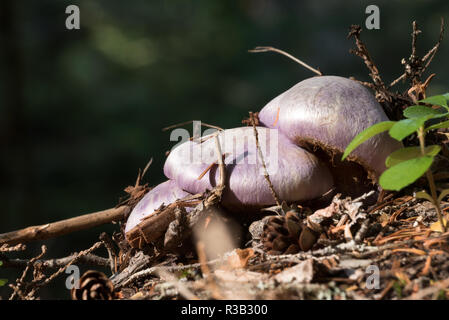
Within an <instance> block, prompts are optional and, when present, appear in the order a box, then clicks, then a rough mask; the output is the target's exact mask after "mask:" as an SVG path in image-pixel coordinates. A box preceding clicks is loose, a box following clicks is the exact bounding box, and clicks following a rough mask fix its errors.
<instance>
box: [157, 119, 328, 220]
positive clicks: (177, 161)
mask: <svg viewBox="0 0 449 320" xmlns="http://www.w3.org/2000/svg"><path fill="white" fill-rule="evenodd" d="M257 131H258V139H259V145H260V147H261V150H262V153H263V156H264V160H265V163H266V167H267V170H268V174H269V177H270V179H271V182H272V184H273V187H274V189H275V191H276V192H277V193H278V195H279V197H280V198H281V199H282V200H286V201H302V200H309V199H314V198H317V197H319V196H321V195H322V194H324V193H326V192H327V191H329V190H330V189H331V188H332V185H333V180H332V176H331V174H330V172H329V169H328V168H327V167H326V166H325V165H323V164H322V163H321V162H320V161H319V160H318V159H317V158H316V157H315V156H314V155H313V154H311V153H309V152H307V151H306V150H304V149H302V148H300V147H298V146H296V145H294V144H293V143H291V142H290V141H289V140H288V139H287V138H285V137H284V136H283V135H281V134H278V131H277V130H275V129H268V128H263V127H258V128H257ZM218 137H219V141H220V145H221V149H222V153H223V154H224V156H225V161H224V162H225V165H226V175H227V182H226V189H225V191H224V194H223V198H222V204H223V205H224V206H225V207H227V208H228V209H233V210H236V211H241V210H243V209H247V208H251V207H253V208H260V207H262V206H266V205H271V204H274V203H275V200H274V198H273V195H272V193H271V190H270V189H269V186H268V183H267V181H266V179H265V177H264V170H263V166H262V164H261V161H260V159H259V156H258V151H257V147H256V141H255V136H254V130H253V128H252V127H244V128H234V129H229V130H224V131H222V132H220V133H219V134H218ZM202 140H203V141H204V142H202V143H201V142H196V141H188V142H185V143H183V144H181V145H180V146H178V147H176V148H175V149H174V150H172V151H171V152H170V155H169V156H168V158H167V161H166V162H165V166H164V173H165V175H166V176H167V177H168V178H169V179H172V180H174V181H176V183H177V184H178V185H179V186H180V187H181V188H183V189H184V190H186V191H188V192H191V193H202V192H204V191H206V189H208V190H211V189H212V188H213V187H215V186H216V185H217V183H218V181H219V170H218V166H217V165H214V166H212V168H211V169H210V170H209V171H208V172H207V173H206V174H205V175H204V176H203V177H202V178H200V176H201V175H202V174H203V173H204V172H206V171H207V169H208V168H209V167H210V166H211V164H214V163H217V154H216V147H215V141H214V138H213V137H212V136H211V135H209V136H206V137H203V139H202Z"/></svg>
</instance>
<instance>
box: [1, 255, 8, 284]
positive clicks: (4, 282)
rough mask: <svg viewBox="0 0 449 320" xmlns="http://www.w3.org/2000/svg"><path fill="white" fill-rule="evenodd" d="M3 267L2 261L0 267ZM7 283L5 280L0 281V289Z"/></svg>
mask: <svg viewBox="0 0 449 320" xmlns="http://www.w3.org/2000/svg"><path fill="white" fill-rule="evenodd" d="M2 265H3V261H0V267H1V266H2ZM7 282H8V280H7V279H0V287H2V286H4V285H5V284H6V283H7Z"/></svg>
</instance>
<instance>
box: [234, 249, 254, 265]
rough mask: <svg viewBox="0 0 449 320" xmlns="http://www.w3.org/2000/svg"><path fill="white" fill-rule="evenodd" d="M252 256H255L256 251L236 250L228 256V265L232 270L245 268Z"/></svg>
mask: <svg viewBox="0 0 449 320" xmlns="http://www.w3.org/2000/svg"><path fill="white" fill-rule="evenodd" d="M252 256H254V250H253V249H251V248H246V249H235V250H234V251H232V253H231V254H230V255H229V256H228V265H229V267H231V268H232V269H241V268H245V267H246V266H247V265H248V261H249V259H250V258H251V257H252Z"/></svg>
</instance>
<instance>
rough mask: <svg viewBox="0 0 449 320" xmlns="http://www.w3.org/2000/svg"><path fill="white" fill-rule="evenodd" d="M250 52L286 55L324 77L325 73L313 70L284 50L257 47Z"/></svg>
mask: <svg viewBox="0 0 449 320" xmlns="http://www.w3.org/2000/svg"><path fill="white" fill-rule="evenodd" d="M248 51H249V52H252V53H258V52H269V51H273V52H277V53H280V54H282V55H284V56H286V57H288V58H290V59H292V60H293V61H295V62H297V63H299V64H300V65H302V66H303V67H304V68H306V69H309V70H310V71H312V72H315V73H316V74H317V75H319V76H322V75H323V73H322V72H321V71H320V70H317V69H315V68H312V67H311V66H309V65H308V64H307V63H305V62H303V61H301V60H299V59H298V58H295V57H294V56H292V55H291V54H289V53H287V52H285V51H283V50H280V49H276V48H273V47H255V48H254V49H252V50H248Z"/></svg>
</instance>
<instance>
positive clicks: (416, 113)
mask: <svg viewBox="0 0 449 320" xmlns="http://www.w3.org/2000/svg"><path fill="white" fill-rule="evenodd" d="M445 115H447V112H442V111H441V110H437V109H432V108H429V107H426V106H411V107H408V108H407V109H405V110H404V116H405V117H406V118H409V119H414V118H424V117H427V119H432V118H439V117H444V116H445Z"/></svg>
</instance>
